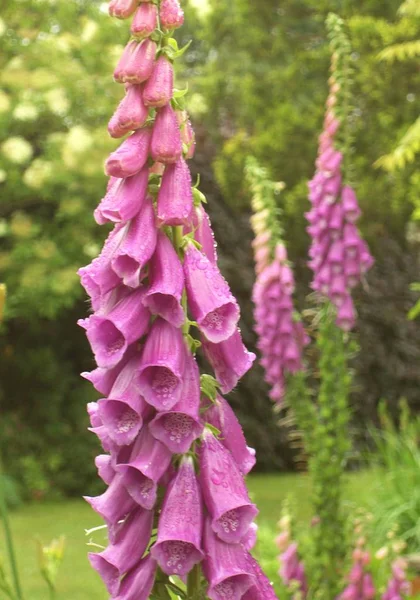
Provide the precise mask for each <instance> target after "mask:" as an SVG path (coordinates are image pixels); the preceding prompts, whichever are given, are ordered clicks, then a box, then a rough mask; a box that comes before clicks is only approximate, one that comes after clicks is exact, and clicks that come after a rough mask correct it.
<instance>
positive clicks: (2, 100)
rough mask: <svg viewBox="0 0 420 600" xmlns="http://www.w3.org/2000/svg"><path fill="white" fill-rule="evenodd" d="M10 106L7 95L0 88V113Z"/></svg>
mask: <svg viewBox="0 0 420 600" xmlns="http://www.w3.org/2000/svg"><path fill="white" fill-rule="evenodd" d="M9 108H10V98H9V96H8V95H7V94H6V93H5V92H2V91H1V90H0V113H2V112H7V111H8V110H9Z"/></svg>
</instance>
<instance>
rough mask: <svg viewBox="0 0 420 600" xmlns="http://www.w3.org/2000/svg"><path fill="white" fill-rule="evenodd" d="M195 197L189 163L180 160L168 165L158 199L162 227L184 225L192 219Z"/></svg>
mask: <svg viewBox="0 0 420 600" xmlns="http://www.w3.org/2000/svg"><path fill="white" fill-rule="evenodd" d="M192 208H193V196H192V191H191V175H190V170H189V168H188V165H187V163H186V162H185V160H184V159H183V158H179V159H178V160H177V161H176V163H174V164H170V165H167V166H166V168H165V172H164V173H163V176H162V183H161V186H160V190H159V194H158V199H157V220H158V223H159V226H162V225H171V226H175V225H184V224H186V223H188V222H189V220H190V218H191V211H192Z"/></svg>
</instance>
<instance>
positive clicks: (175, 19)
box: [159, 0, 184, 29]
mask: <svg viewBox="0 0 420 600" xmlns="http://www.w3.org/2000/svg"><path fill="white" fill-rule="evenodd" d="M159 16H160V25H161V27H162V29H177V28H178V27H181V25H182V24H183V23H184V11H183V10H182V8H181V6H180V4H179V1H178V0H162V2H161V3H160V13H159Z"/></svg>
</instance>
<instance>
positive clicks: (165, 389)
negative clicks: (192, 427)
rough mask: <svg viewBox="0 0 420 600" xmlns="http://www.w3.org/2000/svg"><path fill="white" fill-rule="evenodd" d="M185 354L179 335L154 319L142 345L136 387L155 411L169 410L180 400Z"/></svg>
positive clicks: (173, 329) (180, 335)
mask: <svg viewBox="0 0 420 600" xmlns="http://www.w3.org/2000/svg"><path fill="white" fill-rule="evenodd" d="M185 355H186V348H185V345H184V339H183V336H182V332H181V331H180V330H179V329H176V328H175V327H173V325H171V324H170V323H168V322H167V321H165V320H163V319H160V318H158V319H156V321H155V322H154V323H153V325H152V328H151V330H150V333H149V336H148V338H147V341H146V344H145V346H144V350H143V357H142V361H141V365H140V369H139V373H138V378H137V385H138V387H139V390H140V392H141V393H142V394H143V396H144V398H145V399H146V401H147V402H148V403H149V404H151V405H152V406H154V407H155V408H156V409H157V410H170V409H171V408H172V407H173V406H175V404H176V403H177V402H178V401H179V398H180V394H181V389H182V376H183V373H184V367H185Z"/></svg>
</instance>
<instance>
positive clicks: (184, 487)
mask: <svg viewBox="0 0 420 600" xmlns="http://www.w3.org/2000/svg"><path fill="white" fill-rule="evenodd" d="M202 529H203V507H202V500H201V494H200V489H199V486H198V482H197V478H196V476H195V472H194V463H193V460H192V458H191V457H189V456H187V457H185V458H184V459H183V460H182V463H181V466H180V467H179V470H178V472H177V474H176V475H175V477H174V479H173V480H172V482H171V483H170V485H169V487H168V490H167V492H166V495H165V499H164V502H163V506H162V511H161V514H160V518H159V526H158V533H157V540H156V544H155V545H154V546H153V547H152V550H151V554H152V556H153V558H155V560H157V562H158V563H159V566H160V568H161V569H162V571H163V572H164V573H166V574H167V575H179V576H183V575H187V574H188V573H189V572H190V571H191V569H192V567H193V566H194V565H195V564H197V563H199V562H201V560H202V559H203V557H204V554H203V552H202V550H201V532H202Z"/></svg>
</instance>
